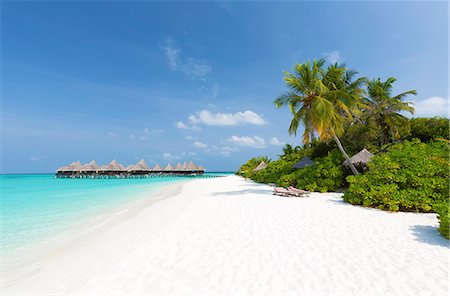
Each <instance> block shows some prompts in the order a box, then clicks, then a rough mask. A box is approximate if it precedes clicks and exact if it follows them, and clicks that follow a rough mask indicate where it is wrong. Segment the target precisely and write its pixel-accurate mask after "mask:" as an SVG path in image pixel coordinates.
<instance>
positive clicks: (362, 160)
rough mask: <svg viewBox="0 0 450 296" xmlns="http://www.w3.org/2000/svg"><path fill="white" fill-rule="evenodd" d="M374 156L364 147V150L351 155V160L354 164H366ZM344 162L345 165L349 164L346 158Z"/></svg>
mask: <svg viewBox="0 0 450 296" xmlns="http://www.w3.org/2000/svg"><path fill="white" fill-rule="evenodd" d="M372 156H373V154H372V153H370V152H369V151H368V150H367V149H366V148H364V149H363V150H361V151H359V152H358V153H356V154H355V155H353V156H352V157H350V161H351V162H352V163H353V164H354V165H358V164H363V165H365V164H367V163H368V162H369V160H370V159H371V158H372ZM342 164H343V165H345V166H348V165H349V163H348V161H347V160H345V161H344V162H343V163H342Z"/></svg>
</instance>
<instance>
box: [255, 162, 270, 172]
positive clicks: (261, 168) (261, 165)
mask: <svg viewBox="0 0 450 296" xmlns="http://www.w3.org/2000/svg"><path fill="white" fill-rule="evenodd" d="M267 166H268V165H267V163H265V162H264V161H261V162H260V163H259V164H258V166H257V167H256V168H254V169H253V171H254V172H259V171H261V170H264V169H265V168H267Z"/></svg>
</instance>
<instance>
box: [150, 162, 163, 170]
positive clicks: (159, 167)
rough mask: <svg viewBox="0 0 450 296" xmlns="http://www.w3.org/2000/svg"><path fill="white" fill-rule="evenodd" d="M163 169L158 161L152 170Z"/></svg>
mask: <svg viewBox="0 0 450 296" xmlns="http://www.w3.org/2000/svg"><path fill="white" fill-rule="evenodd" d="M162 170H163V169H162V168H161V166H160V165H159V163H157V164H156V165H155V166H154V167H153V169H152V171H155V172H161V171H162Z"/></svg>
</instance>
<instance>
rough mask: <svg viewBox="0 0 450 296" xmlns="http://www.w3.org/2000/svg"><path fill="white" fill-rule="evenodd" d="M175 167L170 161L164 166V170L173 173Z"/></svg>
mask: <svg viewBox="0 0 450 296" xmlns="http://www.w3.org/2000/svg"><path fill="white" fill-rule="evenodd" d="M174 170H175V169H174V167H173V166H172V164H171V163H170V162H169V163H168V164H167V166H166V167H165V168H164V172H165V173H173V171H174Z"/></svg>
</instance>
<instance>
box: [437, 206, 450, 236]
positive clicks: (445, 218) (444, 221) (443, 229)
mask: <svg viewBox="0 0 450 296" xmlns="http://www.w3.org/2000/svg"><path fill="white" fill-rule="evenodd" d="M434 210H435V211H436V213H438V219H439V228H438V230H439V232H440V233H441V234H442V236H443V237H445V238H447V239H449V238H450V233H449V224H450V217H449V212H450V204H449V203H448V202H447V203H444V204H438V205H436V206H435V207H434Z"/></svg>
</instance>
